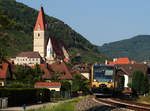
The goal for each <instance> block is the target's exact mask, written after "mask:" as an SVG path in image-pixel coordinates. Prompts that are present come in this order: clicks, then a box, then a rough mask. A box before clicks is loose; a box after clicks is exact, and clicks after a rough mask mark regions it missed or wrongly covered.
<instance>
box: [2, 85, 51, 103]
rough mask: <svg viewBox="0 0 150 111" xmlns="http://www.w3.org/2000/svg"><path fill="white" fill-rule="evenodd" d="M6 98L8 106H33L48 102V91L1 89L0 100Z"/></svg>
mask: <svg viewBox="0 0 150 111" xmlns="http://www.w3.org/2000/svg"><path fill="white" fill-rule="evenodd" d="M3 97H8V106H19V105H23V104H33V103H37V102H38V101H42V102H48V101H50V91H49V89H38V88H37V89H36V88H1V89H0V98H3Z"/></svg>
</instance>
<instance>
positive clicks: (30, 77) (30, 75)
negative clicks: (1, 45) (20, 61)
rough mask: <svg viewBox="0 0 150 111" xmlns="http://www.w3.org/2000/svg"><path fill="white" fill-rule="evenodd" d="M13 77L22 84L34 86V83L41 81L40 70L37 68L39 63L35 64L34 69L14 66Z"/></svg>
mask: <svg viewBox="0 0 150 111" xmlns="http://www.w3.org/2000/svg"><path fill="white" fill-rule="evenodd" d="M13 72H14V76H13V78H14V79H15V80H16V81H18V82H21V83H23V84H28V86H32V87H33V86H34V83H36V82H39V81H42V74H43V73H42V71H41V70H40V68H39V65H36V66H35V68H34V69H32V68H30V67H27V66H23V65H18V66H16V68H15V70H14V71H13Z"/></svg>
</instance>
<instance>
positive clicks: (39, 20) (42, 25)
mask: <svg viewBox="0 0 150 111" xmlns="http://www.w3.org/2000/svg"><path fill="white" fill-rule="evenodd" d="M39 25H40V30H45V15H44V10H43V7H41V8H40V12H39V14H38V18H37V21H36V25H35V27H34V30H38V27H39Z"/></svg>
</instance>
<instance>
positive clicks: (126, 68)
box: [116, 64, 148, 76]
mask: <svg viewBox="0 0 150 111" xmlns="http://www.w3.org/2000/svg"><path fill="white" fill-rule="evenodd" d="M116 66H117V69H119V71H118V74H127V75H129V76H132V75H133V73H134V71H136V70H140V71H142V72H143V73H144V74H147V72H148V66H147V65H146V64H117V65H116Z"/></svg>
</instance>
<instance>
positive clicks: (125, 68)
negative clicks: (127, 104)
mask: <svg viewBox="0 0 150 111" xmlns="http://www.w3.org/2000/svg"><path fill="white" fill-rule="evenodd" d="M115 66H116V67H117V75H121V76H124V87H125V88H128V83H131V82H132V76H133V73H134V72H135V71H136V70H140V71H142V72H143V73H144V74H148V70H149V68H148V66H147V65H146V64H117V65H115Z"/></svg>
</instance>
